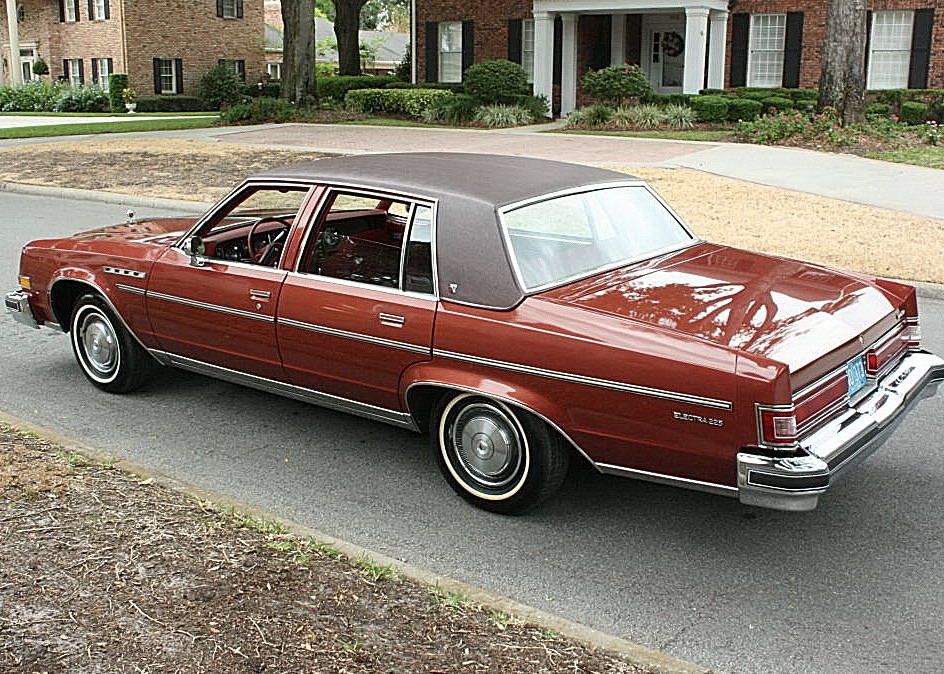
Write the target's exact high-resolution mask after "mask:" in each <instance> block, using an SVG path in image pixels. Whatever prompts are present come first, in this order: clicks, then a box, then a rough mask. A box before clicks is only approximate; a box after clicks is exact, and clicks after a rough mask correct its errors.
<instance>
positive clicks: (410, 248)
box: [403, 206, 433, 294]
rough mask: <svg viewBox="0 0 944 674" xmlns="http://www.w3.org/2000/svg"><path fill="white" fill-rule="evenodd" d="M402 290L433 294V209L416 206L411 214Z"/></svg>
mask: <svg viewBox="0 0 944 674" xmlns="http://www.w3.org/2000/svg"><path fill="white" fill-rule="evenodd" d="M405 259H406V262H405V264H404V268H403V289H404V290H408V291H410V292H414V293H427V294H432V292H433V209H431V208H430V207H429V206H417V207H416V209H415V210H414V212H413V222H412V223H411V225H410V236H409V239H408V240H407V243H406V254H405Z"/></svg>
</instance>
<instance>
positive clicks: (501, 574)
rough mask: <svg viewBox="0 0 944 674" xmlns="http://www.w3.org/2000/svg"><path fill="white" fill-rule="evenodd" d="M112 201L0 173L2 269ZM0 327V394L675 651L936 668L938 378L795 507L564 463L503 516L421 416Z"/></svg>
mask: <svg viewBox="0 0 944 674" xmlns="http://www.w3.org/2000/svg"><path fill="white" fill-rule="evenodd" d="M124 212H125V209H124V207H122V206H121V205H112V206H109V205H101V204H93V203H89V202H67V201H61V200H56V199H49V198H38V197H29V196H21V195H13V194H0V213H3V216H2V219H0V222H2V225H3V226H2V227H0V269H2V270H3V275H2V276H3V278H4V279H6V281H7V283H8V285H9V286H10V287H11V288H12V287H13V286H14V284H15V275H16V264H17V256H18V254H19V249H20V246H21V245H22V244H23V243H24V242H25V241H27V240H28V239H32V238H36V237H41V236H48V235H61V234H67V233H71V232H74V231H75V230H78V229H81V228H88V227H92V226H98V225H101V224H105V223H110V222H120V221H122V220H123V219H124ZM149 213H150V212H148V211H146V210H145V209H140V215H141V216H146V215H148V214H149ZM922 308H923V314H922V328H923V331H924V335H925V341H926V343H927V345H928V346H929V347H930V348H932V349H934V350H936V351H938V352H944V303H941V302H934V301H930V300H928V301H924V302H923V303H922ZM0 318H2V317H0ZM0 348H2V350H3V354H4V358H3V359H0V380H2V381H3V382H5V384H4V385H3V386H2V387H0V410H4V411H6V412H8V413H11V414H14V415H17V416H19V417H21V418H26V419H29V420H31V421H33V422H35V423H37V424H40V425H43V426H45V427H47V428H50V429H53V430H55V431H58V432H60V433H63V434H65V435H68V436H72V437H74V438H77V439H79V440H81V441H82V442H84V443H87V444H90V445H92V446H96V447H100V448H101V449H102V450H104V451H106V452H110V453H112V454H114V455H116V456H120V457H125V458H128V459H131V460H133V461H136V462H138V463H141V464H144V465H147V466H150V467H152V468H155V469H157V470H159V471H162V472H164V473H166V474H169V475H172V476H174V477H176V478H179V479H182V480H186V481H189V482H191V483H194V484H197V485H199V486H201V487H204V488H207V489H211V490H215V491H217V492H222V493H225V494H227V495H229V496H231V497H233V498H236V499H241V500H243V501H246V502H249V503H252V504H254V505H257V506H259V507H262V508H265V509H268V510H270V511H273V512H276V513H279V514H281V515H283V516H285V517H288V518H291V519H294V520H297V521H299V522H302V523H304V524H306V525H308V526H311V527H313V528H316V529H319V530H322V531H325V532H327V533H329V534H332V535H335V536H338V537H340V538H343V539H346V540H349V541H351V542H354V543H357V544H360V545H363V546H366V547H369V548H372V549H374V550H377V551H380V552H383V553H385V554H388V555H391V556H394V557H398V558H400V559H404V560H407V561H409V562H411V563H414V564H417V565H420V566H423V567H426V568H428V569H431V570H434V571H436V572H439V573H442V574H446V575H449V576H452V577H455V578H459V579H462V580H464V581H467V582H470V583H473V584H475V585H478V586H481V587H485V588H487V589H489V590H492V591H494V592H498V593H501V594H504V595H507V596H511V597H513V598H515V599H517V600H519V601H523V602H525V603H528V604H531V605H533V606H536V607H539V608H542V609H544V610H548V611H552V612H555V613H558V614H560V615H563V616H565V617H568V618H570V619H573V620H578V621H581V622H584V623H587V624H589V625H591V626H593V627H596V628H598V629H602V630H605V631H608V632H611V633H613V634H617V635H620V636H622V637H625V638H627V639H630V640H632V641H635V642H638V643H642V644H645V645H647V646H650V647H654V648H658V649H661V650H664V651H667V652H669V653H671V654H673V655H675V656H678V657H682V658H685V659H688V660H692V661H695V662H699V663H702V664H705V665H709V666H711V667H714V668H716V669H718V670H724V671H731V672H872V671H882V672H909V673H912V672H938V671H940V663H941V662H942V661H944V638H942V637H944V620H942V616H944V561H942V560H944V538H942V536H941V523H942V522H944V499H942V498H941V484H942V483H944V452H941V440H940V436H941V433H940V428H941V425H940V419H941V418H942V416H944V398H937V399H935V400H933V401H928V402H926V403H924V404H923V405H922V406H921V407H920V408H919V409H918V410H916V411H915V412H914V413H913V414H912V416H911V417H910V418H909V420H908V422H907V423H906V424H905V425H904V426H903V428H901V429H900V430H899V431H898V433H897V435H896V436H895V437H894V439H893V441H891V442H890V443H889V444H888V445H887V446H886V447H885V448H884V449H883V450H882V451H881V452H879V453H878V454H876V455H875V456H874V457H873V458H871V459H870V460H869V461H867V462H866V463H865V464H863V465H862V466H860V467H859V468H858V469H857V470H856V471H855V472H854V473H853V474H851V475H850V476H849V477H848V478H847V479H845V480H844V481H843V482H841V483H840V484H839V485H838V486H837V488H836V490H835V492H834V493H831V494H830V495H828V496H827V497H825V498H823V500H822V502H821V506H820V508H819V509H818V510H817V511H815V512H812V513H805V514H791V513H781V512H773V511H763V510H756V509H751V508H747V507H744V506H741V505H740V504H739V503H738V502H737V501H734V500H731V499H725V498H722V497H715V496H709V495H705V494H699V493H695V492H687V491H682V490H678V489H673V488H669V487H661V486H657V485H652V484H645V483H640V482H634V481H629V480H624V479H620V478H615V477H604V476H601V475H597V474H596V473H594V472H593V471H592V470H590V469H588V468H586V467H584V466H582V465H578V466H577V467H576V469H575V470H574V471H573V472H572V474H571V476H570V477H569V478H568V481H567V483H566V484H565V487H564V489H563V490H562V491H561V493H560V494H559V495H558V496H557V497H556V498H555V499H553V500H552V501H551V502H550V503H549V504H547V506H546V507H544V508H542V509H540V510H539V511H537V512H535V513H533V514H531V515H529V516H526V517H519V518H506V517H500V516H494V515H490V514H487V513H484V512H481V511H478V510H475V509H473V508H471V507H469V506H467V505H466V504H465V503H464V502H463V501H462V500H461V499H459V498H458V497H457V496H455V495H454V494H453V493H452V491H451V490H450V489H449V487H448V486H447V485H446V484H445V482H444V481H443V480H442V479H441V477H440V476H439V474H438V472H437V470H436V467H435V465H434V463H433V461H432V458H431V457H430V455H429V452H428V447H427V441H426V439H425V438H423V437H420V436H418V435H414V434H411V433H409V432H406V431H399V430H396V429H391V428H389V427H387V426H384V425H381V424H379V423H373V422H369V421H365V420H360V419H356V418H354V417H349V416H346V415H344V414H340V413H335V412H330V411H327V410H324V409H320V408H317V407H311V406H306V405H304V404H302V403H298V402H295V401H292V400H286V399H283V398H278V397H275V396H272V395H267V394H263V393H260V392H257V391H252V390H249V389H244V388H239V387H236V386H231V385H228V384H224V383H220V382H216V381H213V380H210V379H205V378H203V377H199V376H196V375H189V374H185V373H180V372H174V371H166V372H164V373H163V374H162V375H161V376H160V377H159V378H158V379H157V380H156V381H155V382H154V383H153V384H152V385H151V386H149V387H148V388H147V389H146V390H144V391H141V392H139V393H136V394H133V395H127V396H112V395H107V394H104V393H101V392H99V391H97V390H96V389H94V388H93V387H91V386H90V385H89V384H88V383H87V382H86V381H85V380H84V379H83V377H82V375H81V374H80V372H79V370H78V367H77V366H76V365H75V363H74V361H73V359H72V354H71V352H70V349H69V345H68V340H67V339H66V338H65V337H64V336H63V335H61V334H55V333H52V332H51V331H44V330H40V331H36V330H30V329H27V328H25V327H22V326H19V325H17V324H15V323H13V321H10V320H8V319H5V318H3V320H2V321H0Z"/></svg>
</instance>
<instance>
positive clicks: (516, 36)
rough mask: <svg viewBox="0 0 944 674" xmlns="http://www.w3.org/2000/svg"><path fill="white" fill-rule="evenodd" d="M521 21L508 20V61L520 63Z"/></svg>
mask: <svg viewBox="0 0 944 674" xmlns="http://www.w3.org/2000/svg"><path fill="white" fill-rule="evenodd" d="M521 23H522V21H521V19H508V60H509V61H511V62H512V63H518V64H520V63H521Z"/></svg>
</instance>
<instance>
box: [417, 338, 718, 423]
mask: <svg viewBox="0 0 944 674" xmlns="http://www.w3.org/2000/svg"><path fill="white" fill-rule="evenodd" d="M433 355H434V356H437V357H439V358H449V359H451V360H461V361H464V362H467V363H475V364H476V365H488V366H491V367H497V368H501V369H503V370H511V371H513V372H523V373H525V374H533V375H536V376H538V377H546V378H548V379H557V380H559V381H569V382H573V383H575V384H584V385H586V386H595V387H598V388H605V389H610V390H612V391H623V392H625V393H632V394H634V395H640V396H647V397H649V398H661V399H662V400H674V401H676V402H680V403H686V404H689V405H699V406H701V407H710V408H712V409H719V410H727V411H731V410H732V409H734V404H733V403H732V402H731V401H729V400H719V399H717V398H703V397H702V396H695V395H690V394H688V393H678V392H675V391H665V390H663V389H657V388H649V387H648V386H637V385H636V384H625V383H623V382H618V381H611V380H609V379H598V378H596V377H586V376H584V375H579V374H570V373H568V372H558V371H557V370H545V369H544V368H540V367H533V366H531V365H519V364H517V363H509V362H507V361H503V360H492V359H491V358H480V357H479V356H469V355H466V354H463V353H455V352H453V351H441V350H439V349H435V350H434V351H433Z"/></svg>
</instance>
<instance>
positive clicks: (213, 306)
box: [147, 290, 275, 323]
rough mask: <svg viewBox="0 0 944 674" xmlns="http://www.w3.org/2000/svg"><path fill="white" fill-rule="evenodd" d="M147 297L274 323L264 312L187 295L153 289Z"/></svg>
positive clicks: (272, 318) (273, 318) (273, 317)
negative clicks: (169, 293)
mask: <svg viewBox="0 0 944 674" xmlns="http://www.w3.org/2000/svg"><path fill="white" fill-rule="evenodd" d="M147 297H148V299H152V298H153V299H156V300H164V301H165V302H176V303H177V304H183V305H185V306H188V307H194V308H196V309H205V310H207V311H217V312H219V313H221V314H228V315H230V316H238V317H240V318H248V319H251V320H254V321H262V322H263V323H275V316H266V315H264V314H257V313H254V312H252V311H244V310H243V309H234V308H232V307H226V306H223V305H221V304H210V303H209V302H200V301H198V300H192V299H189V298H187V297H178V296H177V295H168V294H166V293H159V292H154V291H153V290H149V291H147Z"/></svg>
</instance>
